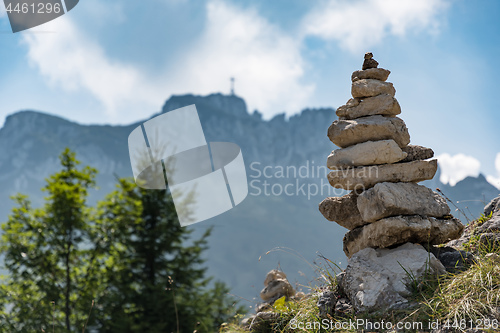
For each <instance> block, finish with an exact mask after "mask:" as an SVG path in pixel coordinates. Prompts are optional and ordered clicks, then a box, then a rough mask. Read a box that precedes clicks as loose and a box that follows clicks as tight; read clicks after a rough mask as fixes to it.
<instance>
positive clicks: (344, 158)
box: [326, 140, 406, 170]
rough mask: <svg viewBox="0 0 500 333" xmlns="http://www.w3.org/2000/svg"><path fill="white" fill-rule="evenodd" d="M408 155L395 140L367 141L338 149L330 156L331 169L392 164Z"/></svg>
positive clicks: (328, 160) (327, 163) (328, 162)
mask: <svg viewBox="0 0 500 333" xmlns="http://www.w3.org/2000/svg"><path fill="white" fill-rule="evenodd" d="M405 157H406V153H403V151H402V150H401V148H399V146H398V144H397V143H396V141H394V140H381V141H367V142H363V143H358V144H356V145H354V146H350V147H347V148H341V149H336V150H334V151H332V153H331V154H330V155H329V156H328V159H327V161H326V166H327V167H328V168H329V169H333V170H337V169H345V168H348V167H353V166H363V165H377V164H391V163H396V162H398V161H401V160H402V159H403V158H405Z"/></svg>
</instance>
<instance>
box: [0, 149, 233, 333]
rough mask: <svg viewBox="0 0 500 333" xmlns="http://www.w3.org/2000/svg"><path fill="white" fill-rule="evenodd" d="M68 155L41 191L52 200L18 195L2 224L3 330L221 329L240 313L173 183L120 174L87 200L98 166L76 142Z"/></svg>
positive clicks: (0, 326)
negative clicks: (99, 197)
mask: <svg viewBox="0 0 500 333" xmlns="http://www.w3.org/2000/svg"><path fill="white" fill-rule="evenodd" d="M60 160H61V166H62V170H61V171H59V172H57V173H55V174H54V175H52V176H51V177H50V178H49V179H47V185H46V186H45V188H44V189H43V190H44V191H45V193H46V194H47V196H46V198H45V199H46V202H45V205H44V206H43V207H42V208H33V207H31V204H30V201H29V199H28V198H27V197H26V196H23V195H17V196H15V198H14V200H15V201H16V203H17V207H15V208H14V209H13V210H12V213H11V214H10V216H9V220H8V222H6V223H5V224H4V225H3V226H2V228H3V231H4V234H3V235H2V243H1V245H0V254H2V255H4V257H5V267H6V268H7V270H8V272H9V275H8V276H7V277H6V278H5V279H4V281H3V282H2V283H1V284H0V331H1V332H4V331H5V332H17V331H19V332H32V331H33V332H35V331H36V332H40V331H41V330H44V331H45V332H51V331H55V332H81V331H82V328H83V327H84V326H86V327H87V329H88V331H92V332H110V333H114V332H120V333H123V332H134V333H135V332H137V333H139V332H141V333H142V332H149V333H156V332H162V333H163V332H193V331H194V330H197V331H198V332H214V331H218V326H219V325H220V324H221V323H222V322H223V321H226V320H227V319H229V318H230V317H231V316H232V315H234V314H235V312H237V311H238V312H242V308H240V307H235V302H234V300H233V299H232V298H231V297H228V296H227V292H228V289H227V287H226V286H225V285H224V284H222V283H220V282H215V283H212V281H211V279H210V278H207V277H206V268H205V267H204V266H203V264H204V260H203V258H202V254H203V251H204V250H206V248H207V237H209V234H210V230H208V231H207V232H206V233H205V234H204V235H203V236H202V237H201V238H200V239H196V240H193V239H192V237H191V233H192V230H191V229H188V228H183V227H181V226H180V224H179V221H178V219H177V215H176V210H175V208H176V207H175V206H174V203H173V200H172V196H171V195H170V193H169V191H168V190H144V189H141V188H139V187H138V186H136V184H135V183H134V182H133V181H131V180H128V179H119V180H118V185H117V190H115V191H113V192H112V193H110V194H109V195H108V196H107V197H106V198H105V199H104V200H103V201H101V202H100V203H98V205H97V207H95V208H94V207H89V206H87V204H86V200H87V195H88V190H89V189H90V188H92V187H94V186H95V176H96V173H97V171H96V170H95V169H93V168H90V167H84V168H81V169H78V164H79V162H78V161H77V160H76V158H75V154H74V153H73V152H71V151H70V150H69V149H66V150H65V151H64V152H63V153H62V154H61V156H60ZM188 197H189V196H188ZM186 206H188V202H187V203H186ZM177 208H179V207H177ZM185 209H188V208H187V207H186V208H185ZM94 304H95V307H94V306H93V305H94ZM91 309H92V312H91V313H90V314H89V310H91Z"/></svg>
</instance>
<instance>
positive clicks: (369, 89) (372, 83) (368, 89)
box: [351, 79, 396, 98]
mask: <svg viewBox="0 0 500 333" xmlns="http://www.w3.org/2000/svg"><path fill="white" fill-rule="evenodd" d="M380 94H388V95H391V96H394V95H395V94H396V89H395V88H394V86H393V85H392V83H391V82H384V81H379V80H373V79H361V80H357V81H354V82H353V83H352V87H351V95H352V97H355V98H356V97H359V98H365V97H373V96H377V95H380Z"/></svg>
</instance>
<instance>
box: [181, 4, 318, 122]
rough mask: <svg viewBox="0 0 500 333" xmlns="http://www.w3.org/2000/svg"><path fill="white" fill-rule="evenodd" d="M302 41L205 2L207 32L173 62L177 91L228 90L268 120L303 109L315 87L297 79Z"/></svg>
mask: <svg viewBox="0 0 500 333" xmlns="http://www.w3.org/2000/svg"><path fill="white" fill-rule="evenodd" d="M300 47H301V46H300V41H299V40H297V39H292V38H291V37H289V36H288V35H287V34H285V33H283V32H282V31H280V30H279V29H278V28H277V27H276V26H274V25H272V24H270V23H269V22H267V21H266V20H265V19H263V18H262V17H260V16H259V15H258V13H257V12H256V11H255V10H251V9H250V10H242V9H239V8H237V7H234V6H232V5H229V4H227V3H225V2H222V1H211V2H209V3H208V4H207V23H206V28H205V30H204V32H203V34H202V36H201V37H200V39H199V40H198V41H197V42H195V43H194V46H193V48H192V49H191V50H190V51H189V52H187V57H186V58H185V61H183V62H182V63H180V64H177V65H176V66H177V68H178V69H177V70H176V73H175V75H174V78H175V79H176V80H177V81H176V87H177V90H178V91H182V90H183V91H182V92H197V93H202V94H205V93H210V92H215V91H228V90H229V78H230V77H233V76H234V77H235V78H236V94H237V95H240V96H242V97H244V98H245V99H246V101H247V102H248V103H249V104H250V107H251V108H257V109H259V110H260V111H261V112H263V113H264V115H267V116H268V117H269V116H271V115H273V114H276V113H278V112H282V111H286V112H287V113H294V112H296V111H299V110H300V108H302V107H304V106H305V104H306V101H307V99H308V97H309V96H310V94H311V93H312V91H313V89H314V87H313V86H312V85H304V84H302V83H300V80H301V78H302V76H303V74H304V62H303V60H302V57H301V55H300Z"/></svg>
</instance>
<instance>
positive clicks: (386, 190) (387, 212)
mask: <svg viewBox="0 0 500 333" xmlns="http://www.w3.org/2000/svg"><path fill="white" fill-rule="evenodd" d="M357 204H358V210H359V213H360V214H361V217H362V219H363V220H364V221H367V222H375V221H377V220H380V219H382V218H384V217H388V216H396V215H425V216H432V217H443V216H445V215H449V214H450V207H448V205H447V204H446V200H445V199H444V198H443V197H441V196H440V195H439V194H437V193H436V192H434V191H432V190H431V189H430V188H427V187H425V186H422V185H418V184H415V183H378V184H376V185H375V186H374V187H373V188H371V189H369V190H367V191H364V192H363V193H361V194H360V195H359V197H358V200H357Z"/></svg>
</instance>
